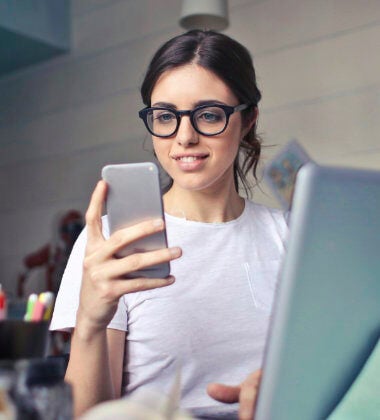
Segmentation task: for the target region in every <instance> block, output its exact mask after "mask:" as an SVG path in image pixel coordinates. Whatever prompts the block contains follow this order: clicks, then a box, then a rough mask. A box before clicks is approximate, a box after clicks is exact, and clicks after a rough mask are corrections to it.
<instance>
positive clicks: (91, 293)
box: [66, 181, 181, 416]
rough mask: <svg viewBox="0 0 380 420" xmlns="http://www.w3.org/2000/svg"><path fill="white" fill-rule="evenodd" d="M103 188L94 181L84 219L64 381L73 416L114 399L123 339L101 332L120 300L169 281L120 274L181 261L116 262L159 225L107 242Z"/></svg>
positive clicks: (153, 255) (169, 253) (155, 255)
mask: <svg viewBox="0 0 380 420" xmlns="http://www.w3.org/2000/svg"><path fill="white" fill-rule="evenodd" d="M105 196H106V184H105V182H104V181H100V182H99V183H98V185H97V187H96V188H95V190H94V193H93V195H92V197H91V201H90V205H89V207H88V210H87V213H86V223H87V245H86V252H85V258H84V262H83V276H82V283H81V290H80V299H79V307H78V311H77V318H76V326H75V330H74V333H73V336H72V341H71V351H70V360H69V364H68V368H67V372H66V380H67V381H68V382H70V383H71V384H72V386H73V395H74V414H75V416H78V415H80V414H82V413H83V412H84V411H86V410H87V409H89V408H91V407H92V406H94V405H95V404H97V403H99V402H102V401H106V400H109V399H112V398H116V397H119V396H120V392H121V380H122V370H123V369H122V367H123V355H124V348H125V333H124V332H122V331H117V330H111V329H108V330H107V325H108V324H109V323H110V321H111V320H112V318H113V316H114V314H115V312H116V309H117V306H118V302H119V299H120V297H121V296H123V295H125V294H128V293H132V292H136V291H142V290H148V289H153V288H156V287H163V286H168V285H170V284H172V283H173V281H174V279H173V278H167V279H143V278H137V279H131V280H124V279H123V276H124V275H125V274H126V273H129V272H133V271H136V270H139V269H141V268H144V267H147V266H151V265H154V264H157V263H161V262H164V261H170V260H172V259H174V258H178V257H179V256H180V255H181V250H180V249H178V248H173V249H161V250H157V251H153V252H146V253H140V254H134V255H130V256H127V257H124V258H119V259H116V258H115V257H114V255H115V254H116V253H117V251H119V250H120V249H121V248H122V247H123V246H125V245H126V244H128V243H131V242H133V241H135V240H137V239H139V238H142V237H144V236H147V235H151V234H153V233H155V232H157V231H160V230H162V229H163V228H164V225H163V221H146V222H142V223H139V224H138V225H135V226H132V227H129V228H125V229H121V230H119V231H117V232H115V233H114V234H113V235H111V237H110V238H109V239H105V238H104V237H103V234H102V222H101V211H102V205H103V202H104V199H105Z"/></svg>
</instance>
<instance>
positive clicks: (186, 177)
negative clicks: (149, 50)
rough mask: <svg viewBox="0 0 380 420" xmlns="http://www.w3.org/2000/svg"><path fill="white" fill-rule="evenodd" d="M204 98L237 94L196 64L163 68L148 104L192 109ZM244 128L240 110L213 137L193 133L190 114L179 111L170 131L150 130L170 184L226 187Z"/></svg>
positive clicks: (231, 98) (224, 100)
mask: <svg viewBox="0 0 380 420" xmlns="http://www.w3.org/2000/svg"><path fill="white" fill-rule="evenodd" d="M205 102H207V103H219V104H225V105H229V106H236V105H239V101H238V99H237V98H236V96H235V95H234V94H233V93H232V91H231V90H230V89H229V88H228V86H227V85H226V84H225V83H224V82H223V81H222V80H221V79H220V78H218V77H217V76H216V75H215V74H214V73H212V72H210V71H209V70H206V69H204V68H203V67H200V66H198V65H196V64H189V65H185V66H181V67H178V68H176V69H173V70H169V71H166V72H165V73H163V75H162V76H161V77H160V78H159V79H158V81H157V83H156V85H155V87H154V89H153V92H152V97H151V104H152V105H151V106H152V107H154V106H165V107H169V108H172V109H176V110H192V109H194V108H195V107H196V106H198V105H200V104H203V103H205ZM246 133H247V128H243V126H242V117H241V113H240V112H236V113H234V114H232V115H231V116H230V119H229V123H228V126H227V128H226V130H225V131H224V132H223V133H221V134H219V135H216V136H213V137H207V136H204V135H202V134H199V133H197V132H196V131H195V130H194V128H193V126H192V125H191V123H190V118H189V117H188V116H183V117H182V119H181V124H180V126H179V129H178V131H177V132H176V133H175V134H174V135H173V136H172V137H170V138H165V139H162V138H159V137H155V136H153V145H154V150H155V152H156V155H157V158H158V160H159V161H160V163H161V165H162V166H163V168H164V169H165V170H166V171H167V173H168V174H169V175H170V176H171V178H172V179H173V185H174V186H175V187H179V188H182V189H185V190H196V191H199V190H206V189H210V188H215V187H216V188H218V186H220V187H225V185H226V183H231V182H233V163H234V160H235V157H236V155H237V153H238V149H239V143H240V140H241V139H242V137H243V136H244V135H245V134H246ZM228 185H230V184H228Z"/></svg>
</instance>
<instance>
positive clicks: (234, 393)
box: [207, 383, 240, 404]
mask: <svg viewBox="0 0 380 420" xmlns="http://www.w3.org/2000/svg"><path fill="white" fill-rule="evenodd" d="M207 393H208V395H209V396H210V397H211V398H214V400H217V401H220V402H224V403H227V404H232V403H236V402H238V401H239V394H240V386H229V385H224V384H217V383H212V384H209V385H208V386H207Z"/></svg>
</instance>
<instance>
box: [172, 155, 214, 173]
mask: <svg viewBox="0 0 380 420" xmlns="http://www.w3.org/2000/svg"><path fill="white" fill-rule="evenodd" d="M208 157H209V155H208V154H207V153H192V154H190V153H187V154H176V155H172V156H171V158H172V159H173V160H174V161H175V162H176V164H177V167H178V168H179V169H181V170H182V171H185V172H189V171H190V172H194V171H199V170H201V169H202V168H203V167H204V166H205V164H206V162H207V158H208Z"/></svg>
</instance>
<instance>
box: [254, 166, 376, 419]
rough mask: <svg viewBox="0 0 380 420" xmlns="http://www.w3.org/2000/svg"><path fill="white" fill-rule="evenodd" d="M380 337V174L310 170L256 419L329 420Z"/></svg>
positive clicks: (297, 203)
mask: <svg viewBox="0 0 380 420" xmlns="http://www.w3.org/2000/svg"><path fill="white" fill-rule="evenodd" d="M379 336H380V172H377V171H366V170H355V169H347V168H335V167H325V166H318V165H316V164H314V163H308V164H306V165H305V166H304V167H302V168H301V170H300V172H299V174H298V176H297V182H296V189H295V195H294V201H293V207H292V213H291V219H290V235H289V241H288V248H287V253H286V256H285V261H284V265H283V268H282V271H281V275H280V281H279V287H278V290H277V295H276V300H275V306H274V310H273V314H272V320H271V328H270V331H269V338H268V341H267V348H266V354H265V358H264V366H263V378H262V382H261V385H260V391H259V395H258V401H257V406H256V413H255V420H278V419H280V420H294V419H302V420H313V419H318V420H320V419H325V418H326V417H327V416H328V415H329V414H330V413H331V411H332V410H333V409H334V407H335V406H336V405H337V404H338V402H339V401H340V399H341V398H342V397H343V395H344V394H345V392H346V391H347V390H348V388H349V387H350V385H351V384H352V382H353V381H354V379H355V377H356V376H357V374H358V373H359V372H360V369H361V368H362V366H363V365H364V363H365V361H366V359H367V358H368V356H369V355H370V353H371V350H372V349H373V348H374V346H375V344H376V342H377V340H378V338H379Z"/></svg>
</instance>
